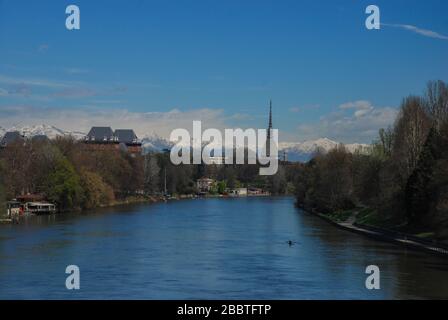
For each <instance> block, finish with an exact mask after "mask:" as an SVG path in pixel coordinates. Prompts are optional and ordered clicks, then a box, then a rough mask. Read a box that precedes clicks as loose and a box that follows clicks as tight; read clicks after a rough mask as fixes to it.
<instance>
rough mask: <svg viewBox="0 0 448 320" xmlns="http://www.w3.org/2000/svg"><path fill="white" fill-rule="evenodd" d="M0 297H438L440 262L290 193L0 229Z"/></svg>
mask: <svg viewBox="0 0 448 320" xmlns="http://www.w3.org/2000/svg"><path fill="white" fill-rule="evenodd" d="M288 240H292V241H293V242H294V245H292V246H289V245H288V243H287V241H288ZM68 265H77V266H78V267H79V269H80V290H67V289H66V287H65V280H66V277H67V276H68V275H67V274H65V269H66V267H67V266H68ZM368 265H377V266H378V267H379V268H380V289H379V290H368V289H366V287H365V280H366V277H367V276H368V275H367V274H365V269H366V267H367V266H368ZM0 298H1V299H407V298H445V299H447V298H448V259H442V258H440V257H436V256H432V255H429V254H426V253H422V252H416V251H410V250H406V249H405V248H402V247H399V246H395V245H393V244H388V243H383V242H377V241H374V240H371V239H368V238H365V237H363V236H360V235H357V234H352V233H350V232H347V231H343V230H339V229H338V228H335V227H334V226H332V225H329V224H328V223H327V222H325V221H322V220H321V219H319V218H317V217H315V216H312V215H309V214H307V213H305V212H303V211H301V210H300V209H297V208H296V207H295V206H294V199H293V198H289V197H279V198H276V197H272V198H270V197H260V198H240V199H197V200H183V201H173V202H169V203H159V204H152V205H136V206H126V207H120V208H112V209H110V208H109V209H102V210H98V211H94V212H88V213H84V214H64V215H53V216H41V217H30V218H28V219H27V220H26V221H24V223H23V224H20V225H6V226H0Z"/></svg>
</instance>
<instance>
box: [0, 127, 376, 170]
mask: <svg viewBox="0 0 448 320" xmlns="http://www.w3.org/2000/svg"><path fill="white" fill-rule="evenodd" d="M8 131H19V132H20V133H21V134H22V135H23V136H25V137H27V138H30V137H34V136H37V135H46V136H47V137H48V138H50V139H54V138H56V137H57V136H72V137H74V138H75V139H83V138H84V136H85V135H86V134H85V133H84V132H78V131H66V130H62V129H59V128H57V127H55V126H51V125H46V124H42V125H35V126H13V127H11V128H8V129H5V128H2V127H0V137H2V136H3V135H4V134H5V133H6V132H8ZM141 142H142V147H143V150H144V151H145V152H150V151H153V152H157V151H162V150H164V149H170V148H171V147H172V146H173V143H172V142H170V141H168V140H167V139H165V138H163V137H161V136H159V135H157V134H156V133H151V134H145V135H143V136H142V137H141ZM339 144H340V143H339V142H336V141H334V140H331V139H328V138H320V139H317V140H309V141H305V142H280V143H279V154H280V159H283V154H284V153H286V157H287V159H288V160H289V161H301V162H306V161H308V160H310V159H311V158H312V156H313V155H314V154H315V153H316V152H317V151H318V150H320V151H322V152H328V151H330V150H332V149H334V148H336V147H337V146H338V145H339ZM345 147H346V149H347V150H348V151H349V152H352V153H354V152H356V151H359V152H366V151H367V150H368V148H369V145H367V144H361V143H353V144H345Z"/></svg>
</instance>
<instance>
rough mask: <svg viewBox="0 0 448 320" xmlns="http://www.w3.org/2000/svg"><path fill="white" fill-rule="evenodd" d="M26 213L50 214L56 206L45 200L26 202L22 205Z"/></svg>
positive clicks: (54, 210)
mask: <svg viewBox="0 0 448 320" xmlns="http://www.w3.org/2000/svg"><path fill="white" fill-rule="evenodd" d="M24 212H25V213H26V214H36V215H39V214H52V213H55V212H56V206H55V205H54V204H51V203H46V202H27V203H25V205H24Z"/></svg>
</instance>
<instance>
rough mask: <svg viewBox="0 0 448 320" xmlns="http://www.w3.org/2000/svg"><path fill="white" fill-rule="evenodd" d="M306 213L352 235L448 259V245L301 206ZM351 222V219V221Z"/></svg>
mask: <svg viewBox="0 0 448 320" xmlns="http://www.w3.org/2000/svg"><path fill="white" fill-rule="evenodd" d="M298 207H299V208H300V209H302V210H303V211H304V212H306V213H308V214H311V215H314V216H317V217H319V218H321V219H322V220H324V221H326V222H327V223H330V224H332V225H334V226H335V227H337V228H339V229H342V230H346V231H349V232H352V233H357V234H359V235H362V236H365V237H368V238H370V239H374V240H377V241H382V242H389V243H393V244H395V245H399V246H402V247H405V248H410V249H413V250H418V251H423V252H426V253H430V254H433V255H438V256H440V257H445V258H448V245H444V244H440V243H434V242H433V241H429V240H425V239H419V238H418V237H416V236H413V235H410V234H404V233H399V232H395V231H391V230H387V229H383V228H379V227H373V226H368V225H363V224H358V223H356V222H354V221H348V222H347V221H346V222H338V221H335V220H333V219H331V218H330V217H328V216H327V215H325V214H323V213H320V212H316V211H315V210H312V209H311V210H308V209H305V208H303V207H301V206H298ZM349 220H350V219H349Z"/></svg>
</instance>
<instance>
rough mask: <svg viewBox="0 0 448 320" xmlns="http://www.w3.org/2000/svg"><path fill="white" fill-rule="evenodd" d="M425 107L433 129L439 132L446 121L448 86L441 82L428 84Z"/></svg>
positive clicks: (447, 116) (447, 119)
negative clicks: (432, 123)
mask: <svg viewBox="0 0 448 320" xmlns="http://www.w3.org/2000/svg"><path fill="white" fill-rule="evenodd" d="M425 107H426V109H427V110H428V113H429V115H430V116H431V118H432V120H433V122H434V127H435V129H436V130H437V131H440V129H441V127H442V125H443V124H444V123H446V122H447V121H448V86H447V85H446V84H445V83H444V82H443V81H440V80H439V81H430V82H429V83H428V87H427V91H426V96H425Z"/></svg>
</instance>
